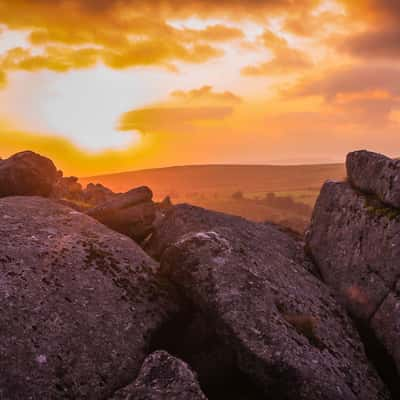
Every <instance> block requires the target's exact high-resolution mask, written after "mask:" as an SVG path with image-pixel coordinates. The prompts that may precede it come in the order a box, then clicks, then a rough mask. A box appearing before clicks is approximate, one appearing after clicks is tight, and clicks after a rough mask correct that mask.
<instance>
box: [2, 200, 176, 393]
mask: <svg viewBox="0 0 400 400" xmlns="http://www.w3.org/2000/svg"><path fill="white" fill-rule="evenodd" d="M0 221H1V224H0V237H1V241H0V298H1V302H2V305H1V308H0V320H1V327H0V371H1V374H0V397H2V398H4V399H43V400H48V399H64V398H65V399H67V398H68V399H105V398H107V397H108V396H110V395H111V394H112V393H114V392H115V391H116V390H117V389H119V388H121V387H122V386H125V385H126V384H128V383H129V382H131V381H132V380H133V379H134V378H135V377H136V374H137V373H138V372H139V369H140V367H141V365H142V362H143V360H144V358H145V357H146V355H147V348H148V346H149V343H150V340H151V337H152V334H153V332H154V331H156V330H157V329H158V327H159V326H160V325H161V324H162V323H163V322H164V321H165V320H166V319H167V318H169V313H170V312H171V311H173V310H175V306H174V305H173V303H172V302H171V301H170V300H169V295H168V294H167V292H166V284H165V283H163V284H161V283H160V281H159V278H158V268H159V267H158V264H157V263H156V262H155V261H153V260H152V259H151V258H150V257H148V256H147V255H146V254H145V253H144V252H143V251H142V250H141V249H140V248H139V247H138V246H137V245H136V244H135V243H134V242H133V241H132V240H131V239H129V238H128V237H126V236H123V235H120V234H119V233H116V232H113V231H111V230H109V229H108V228H107V227H105V226H104V225H102V224H100V223H98V222H97V221H95V220H94V219H92V218H90V217H88V216H86V215H84V214H82V213H79V212H77V211H74V210H72V209H70V208H68V207H64V206H60V205H58V204H56V203H55V202H53V201H50V200H47V199H43V198H40V197H7V198H4V199H1V200H0Z"/></svg>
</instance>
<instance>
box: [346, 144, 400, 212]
mask: <svg viewBox="0 0 400 400" xmlns="http://www.w3.org/2000/svg"><path fill="white" fill-rule="evenodd" d="M346 168H347V175H348V178H349V180H350V182H351V183H352V185H353V186H354V187H356V188H357V189H359V190H361V191H362V192H364V193H371V194H374V195H376V196H378V198H379V199H380V200H382V201H383V202H384V203H386V204H388V205H389V206H392V207H398V208H400V160H393V159H391V158H388V157H386V156H384V155H382V154H378V153H373V152H370V151H366V150H362V151H355V152H353V153H350V154H349V155H348V156H347V160H346Z"/></svg>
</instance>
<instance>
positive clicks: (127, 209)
mask: <svg viewBox="0 0 400 400" xmlns="http://www.w3.org/2000/svg"><path fill="white" fill-rule="evenodd" d="M152 198H153V193H152V191H151V190H150V189H149V188H148V187H145V186H143V187H139V188H136V189H132V190H130V191H129V192H127V193H123V194H119V195H117V196H115V197H114V198H112V199H111V200H110V201H108V202H106V203H104V204H101V205H99V206H97V207H94V208H92V209H90V210H89V211H88V215H90V216H91V217H93V218H95V219H97V220H98V221H100V222H101V223H103V224H104V225H107V226H108V227H109V228H111V229H113V230H115V231H117V232H120V233H123V234H125V235H127V236H129V237H131V238H132V239H134V240H135V241H138V242H140V241H142V240H143V239H145V238H146V237H147V236H148V235H149V234H150V233H151V232H152V229H153V222H154V220H155V218H156V207H155V204H154V203H153V201H152Z"/></svg>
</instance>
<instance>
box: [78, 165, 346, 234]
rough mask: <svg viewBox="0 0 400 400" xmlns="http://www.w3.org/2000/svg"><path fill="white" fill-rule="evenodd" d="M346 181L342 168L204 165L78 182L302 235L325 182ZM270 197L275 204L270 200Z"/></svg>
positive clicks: (94, 178)
mask: <svg viewBox="0 0 400 400" xmlns="http://www.w3.org/2000/svg"><path fill="white" fill-rule="evenodd" d="M344 176H345V169H344V165H343V164H324V165H296V166H270V165H265V166H257V165H204V166H182V167H170V168H161V169H149V170H141V171H133V172H123V173H119V174H111V175H103V176H95V177H86V178H81V179H80V181H81V183H82V184H83V185H86V184H87V183H90V182H92V183H101V184H103V185H105V186H107V187H109V188H110V189H112V190H113V191H116V192H124V191H127V190H129V189H131V188H133V187H137V186H142V185H146V186H149V187H150V188H151V189H152V190H153V192H154V197H155V200H162V199H163V198H164V197H165V196H170V197H171V199H172V201H173V202H174V203H185V202H187V203H191V204H195V205H199V206H202V207H206V208H209V209H213V210H217V211H222V212H226V213H230V214H236V215H240V216H243V217H245V218H248V219H251V220H254V221H272V222H276V223H281V224H283V225H286V226H288V227H290V228H292V229H295V230H297V231H303V230H304V229H305V227H306V226H307V224H308V221H309V219H310V216H311V212H312V207H313V206H314V203H315V200H316V198H317V196H318V193H319V189H320V187H321V185H322V183H323V182H324V181H326V180H327V179H333V180H341V179H343V177H344ZM268 194H269V196H271V194H273V196H275V200H274V199H272V200H273V201H271V199H269V200H268V198H267V196H268ZM304 205H305V206H306V207H304Z"/></svg>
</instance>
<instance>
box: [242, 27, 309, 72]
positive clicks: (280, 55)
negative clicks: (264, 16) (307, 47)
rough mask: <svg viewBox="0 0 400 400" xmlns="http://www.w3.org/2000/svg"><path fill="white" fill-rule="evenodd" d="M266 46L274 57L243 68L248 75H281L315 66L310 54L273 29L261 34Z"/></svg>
mask: <svg viewBox="0 0 400 400" xmlns="http://www.w3.org/2000/svg"><path fill="white" fill-rule="evenodd" d="M261 40H262V41H263V43H264V46H265V47H266V48H267V49H269V50H270V51H271V52H272V53H273V59H272V60H271V61H267V62H266V63H261V64H258V65H255V66H252V65H251V66H247V67H245V68H243V69H242V74H243V75H246V76H260V75H281V74H287V73H292V72H298V71H301V70H304V69H306V68H310V67H312V66H313V63H312V61H311V59H310V58H309V56H308V55H306V54H305V53H303V52H302V51H300V50H298V49H295V48H292V47H289V45H288V42H287V41H286V40H285V39H284V38H282V37H280V36H277V35H276V34H274V33H273V32H271V31H268V30H267V31H265V32H264V34H263V35H262V36H261Z"/></svg>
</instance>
